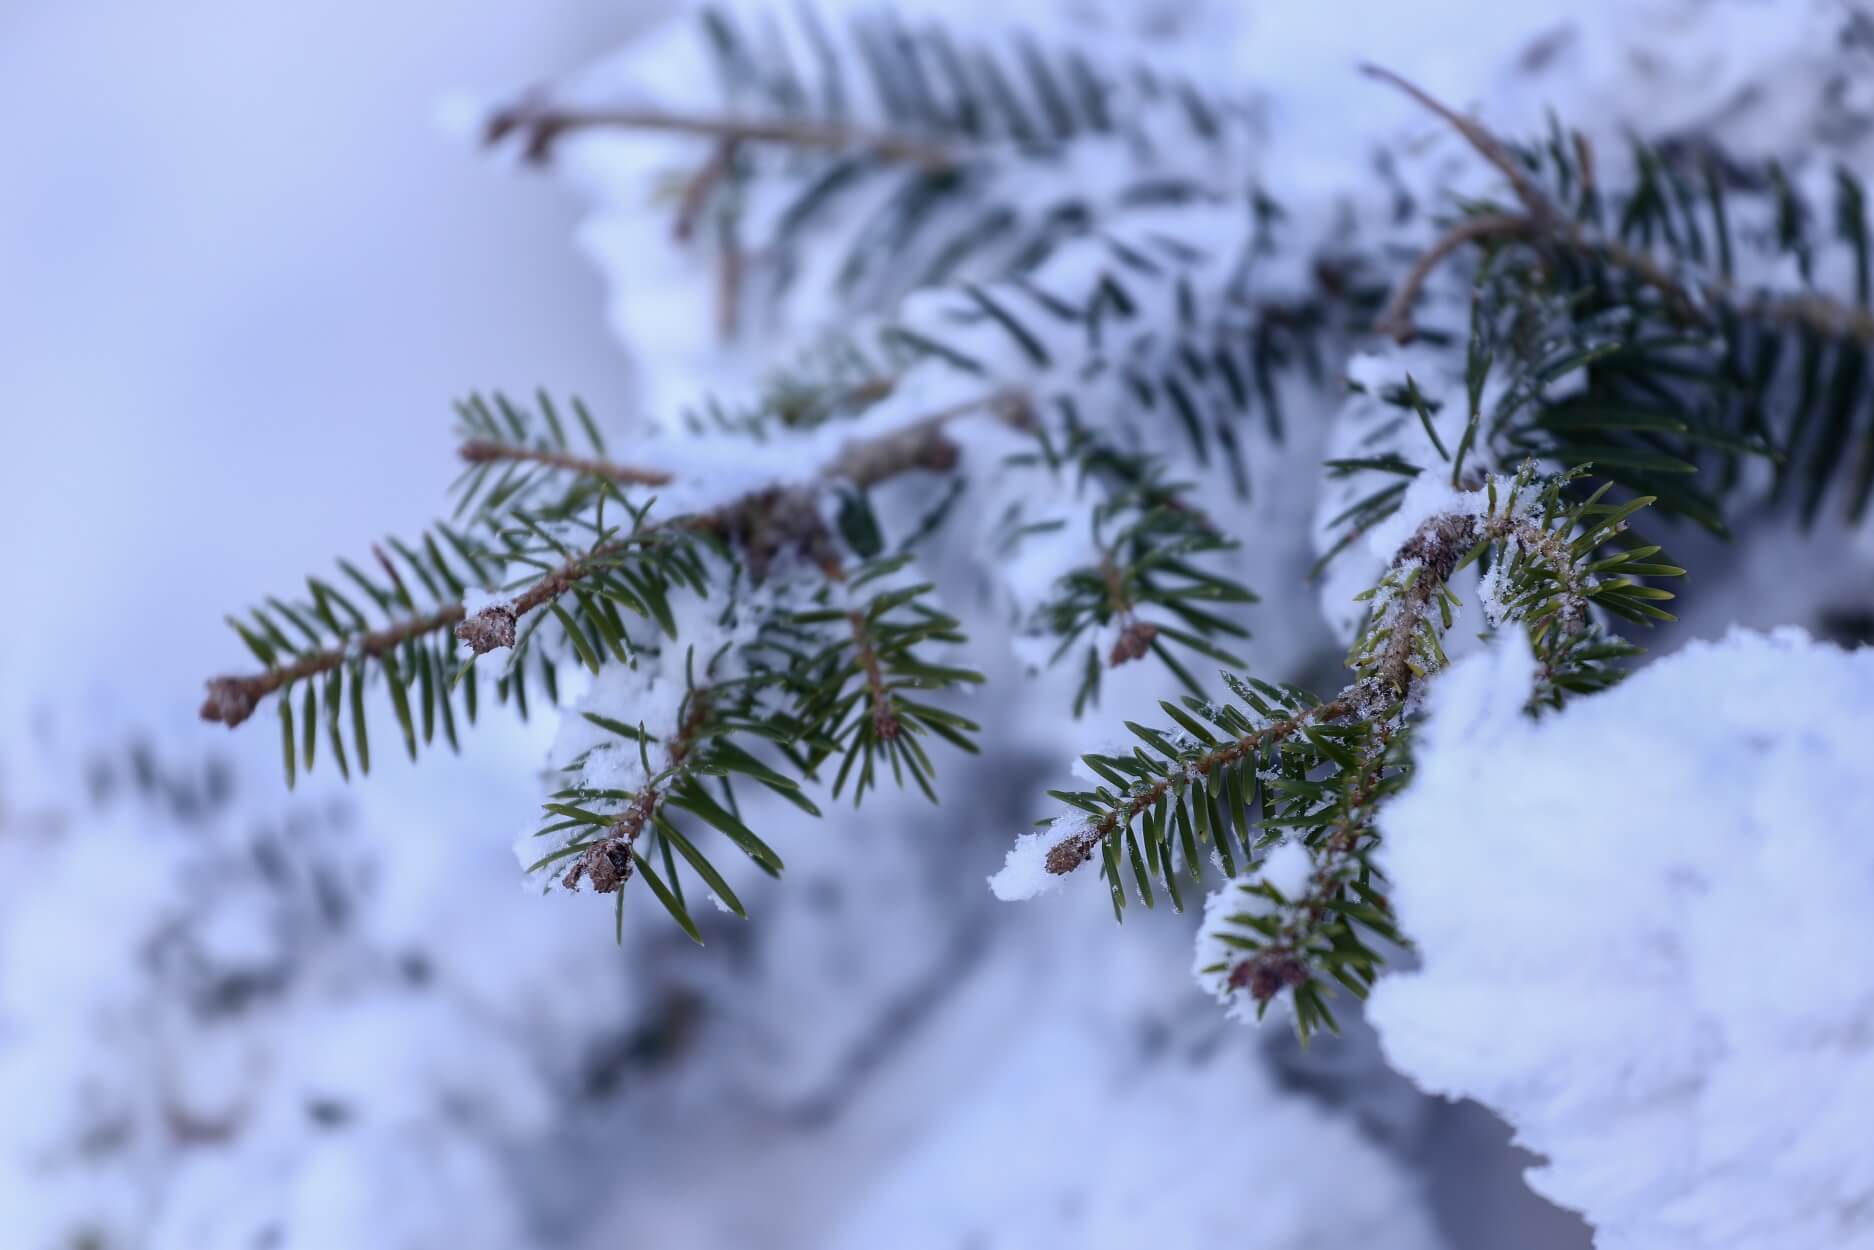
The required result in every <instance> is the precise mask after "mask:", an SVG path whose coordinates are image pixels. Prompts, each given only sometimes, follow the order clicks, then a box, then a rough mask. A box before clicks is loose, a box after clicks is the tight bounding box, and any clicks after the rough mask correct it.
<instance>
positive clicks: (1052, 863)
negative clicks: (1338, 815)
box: [1046, 696, 1357, 876]
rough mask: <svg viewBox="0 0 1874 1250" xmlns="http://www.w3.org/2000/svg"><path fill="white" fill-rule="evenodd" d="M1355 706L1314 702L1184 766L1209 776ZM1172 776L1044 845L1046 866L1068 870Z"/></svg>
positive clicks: (1154, 798)
mask: <svg viewBox="0 0 1874 1250" xmlns="http://www.w3.org/2000/svg"><path fill="white" fill-rule="evenodd" d="M1356 710H1357V708H1356V705H1355V703H1354V701H1353V700H1352V699H1349V698H1346V697H1345V696H1343V697H1341V698H1339V699H1336V700H1334V701H1333V702H1332V703H1322V704H1317V705H1316V706H1314V707H1311V708H1308V709H1307V710H1305V711H1302V712H1298V713H1296V714H1295V715H1294V716H1291V717H1289V718H1288V719H1287V720H1280V721H1276V722H1275V723H1274V724H1270V725H1264V726H1263V727H1262V728H1261V729H1258V730H1256V731H1254V732H1253V733H1247V734H1244V735H1243V736H1242V737H1240V738H1238V739H1237V740H1236V741H1234V742H1229V743H1225V744H1224V745H1223V746H1220V747H1218V748H1217V749H1216V750H1214V751H1209V752H1206V753H1205V754H1203V755H1200V756H1198V757H1197V758H1196V759H1194V760H1191V761H1190V762H1189V763H1188V764H1187V765H1186V766H1185V767H1186V768H1188V769H1195V770H1196V771H1197V773H1198V774H1199V775H1202V776H1209V775H1210V773H1211V771H1212V770H1214V769H1217V768H1222V767H1225V766H1227V765H1230V764H1234V763H1236V761H1238V760H1240V759H1242V758H1243V757H1244V756H1247V755H1251V754H1254V753H1255V752H1257V751H1259V750H1261V749H1262V748H1263V746H1264V745H1266V744H1268V743H1272V742H1282V741H1284V740H1285V739H1287V738H1289V737H1291V736H1293V735H1294V734H1295V733H1297V732H1298V731H1300V730H1301V729H1302V728H1303V727H1304V726H1307V725H1310V724H1315V723H1318V722H1327V721H1336V720H1339V719H1341V718H1342V717H1345V716H1351V715H1353V714H1354V712H1355V711H1356ZM1185 775H1186V773H1185V770H1184V769H1180V770H1179V772H1178V773H1177V776H1178V777H1179V778H1182V777H1184V776H1185ZM1172 780H1173V778H1172V777H1169V776H1167V777H1161V778H1159V779H1158V780H1157V781H1154V782H1152V783H1151V784H1150V785H1147V786H1141V787H1139V788H1138V789H1136V790H1134V791H1133V792H1132V795H1131V797H1129V798H1128V799H1127V800H1126V803H1125V805H1124V806H1123V807H1117V808H1114V809H1113V810H1112V811H1110V812H1107V813H1106V814H1105V815H1104V816H1102V817H1100V818H1099V819H1098V820H1096V821H1094V822H1093V823H1092V824H1090V825H1088V826H1087V827H1086V828H1084V829H1082V830H1080V832H1078V833H1074V834H1070V835H1069V836H1067V837H1065V838H1063V839H1061V840H1060V841H1059V842H1057V843H1055V844H1054V845H1053V846H1051V847H1049V848H1048V855H1047V861H1046V865H1047V870H1048V871H1049V872H1051V873H1054V874H1055V875H1056V876H1061V875H1064V874H1066V873H1070V872H1072V871H1073V870H1074V869H1076V868H1078V867H1080V865H1082V864H1084V863H1086V862H1087V860H1088V859H1090V858H1092V856H1093V849H1094V848H1095V847H1097V846H1099V845H1100V843H1102V842H1104V841H1105V840H1106V838H1107V836H1108V835H1109V834H1111V833H1113V832H1114V831H1116V830H1119V829H1123V828H1125V827H1126V826H1127V825H1130V824H1131V823H1132V821H1133V818H1135V817H1136V816H1138V814H1139V813H1140V812H1143V811H1145V810H1146V809H1148V808H1150V807H1151V806H1152V805H1153V804H1155V803H1157V802H1158V800H1159V799H1161V798H1163V797H1164V796H1165V794H1166V792H1167V791H1169V790H1170V789H1171V784H1172Z"/></svg>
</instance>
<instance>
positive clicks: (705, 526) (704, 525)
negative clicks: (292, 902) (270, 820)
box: [201, 380, 1030, 729]
mask: <svg viewBox="0 0 1874 1250" xmlns="http://www.w3.org/2000/svg"><path fill="white" fill-rule="evenodd" d="M889 392H890V384H889V383H888V382H884V381H879V380H874V381H871V382H866V383H861V384H860V385H859V386H858V387H855V388H854V393H855V394H857V395H860V396H861V397H864V398H869V397H873V396H880V397H882V395H884V394H888V393H889ZM984 410H987V411H989V412H991V413H993V414H995V415H996V416H998V417H999V418H1000V419H1002V420H1003V421H1005V422H1008V423H1009V424H1012V425H1016V426H1018V427H1019V426H1024V425H1025V424H1026V423H1027V422H1028V421H1029V419H1030V416H1029V410H1028V406H1027V402H1026V400H1025V398H1023V397H1022V396H1021V395H1020V394H1018V393H1015V392H1008V391H1004V392H997V393H995V394H991V395H989V396H986V397H983V398H979V399H974V400H970V401H968V402H966V403H961V404H956V405H953V406H952V407H949V408H946V409H943V410H941V411H939V412H935V413H932V414H931V415H930V416H928V417H925V418H923V419H922V420H920V421H917V422H914V423H913V424H911V425H907V426H904V427H902V428H899V429H896V430H891V431H888V432H886V433H883V434H880V435H877V436H875V437H873V438H869V439H865V438H860V439H853V440H851V441H849V442H848V443H846V445H845V446H844V447H842V448H841V449H840V452H839V454H838V455H837V456H836V457H834V459H833V460H832V461H831V462H829V463H828V464H827V465H825V466H824V467H823V468H822V469H821V470H820V472H819V474H818V475H816V477H815V478H814V479H813V480H812V482H811V483H810V484H809V485H806V486H796V487H779V488H772V489H768V490H763V491H757V492H754V493H753V494H750V495H747V496H744V497H743V498H741V499H738V500H735V501H733V502H731V503H729V504H726V505H724V506H722V507H720V508H717V509H714V510H712V511H710V512H706V513H697V514H691V515H685V516H679V517H673V518H672V519H670V520H669V521H664V522H661V523H656V524H652V525H647V526H644V527H643V528H642V529H639V530H637V531H636V532H634V533H632V534H629V535H626V536H624V537H621V538H616V539H613V540H611V541H609V542H605V543H601V544H599V545H598V546H596V547H593V548H591V549H590V550H588V551H585V552H581V553H580V554H578V555H575V556H572V557H570V558H569V559H567V560H566V561H565V562H564V563H562V564H560V565H559V566H558V567H556V568H554V569H552V570H551V571H549V572H548V573H546V574H544V575H543V576H541V577H540V578H539V579H537V580H536V581H534V582H533V583H531V584H530V585H529V586H528V587H527V589H526V590H524V591H522V592H521V593H520V594H519V595H518V596H516V597H515V598H513V599H510V600H508V601H506V602H504V603H494V604H490V605H489V606H487V607H485V608H483V609H481V610H480V611H479V612H477V613H476V614H475V615H474V616H469V615H467V613H466V611H465V609H464V607H463V605H462V604H459V603H456V604H449V605H447V606H445V607H442V608H438V609H437V610H436V611H434V612H430V613H427V614H425V615H421V616H416V617H412V618H411V619H409V620H407V621H402V622H399V623H397V624H395V625H390V626H386V627H385V628H383V629H379V630H373V631H371V632H369V633H365V634H360V635H357V636H355V637H353V638H350V639H348V640H346V641H345V643H344V644H343V645H341V646H336V647H330V648H327V649H325V650H323V651H313V652H308V653H307V654H305V655H302V656H300V657H299V658H298V659H296V660H294V661H293V663H291V664H288V665H284V666H282V667H277V668H269V669H267V670H266V671H265V672H261V673H253V674H249V675H223V676H219V677H213V678H210V679H209V682H208V696H207V698H206V699H205V700H204V701H203V703H202V707H201V716H202V719H203V720H206V721H213V722H218V723H220V724H224V725H227V726H228V727H229V728H231V729H232V728H233V727H234V726H236V725H239V724H240V723H241V722H243V721H245V720H246V719H247V718H248V717H249V716H251V715H253V712H254V709H255V707H256V706H258V705H259V703H260V701H261V700H262V699H264V698H266V697H267V696H268V695H270V694H274V693H275V692H277V691H279V690H282V689H284V688H286V687H287V686H289V685H291V684H292V683H293V682H296V681H299V680H302V679H304V678H308V677H316V676H318V675H320V674H322V673H328V672H330V671H332V670H333V669H335V668H338V667H339V666H340V665H342V664H344V663H345V662H346V661H347V660H350V659H354V658H359V657H364V658H376V657H379V656H382V655H385V654H387V653H389V652H390V651H392V650H394V649H395V648H396V647H398V646H400V645H402V644H403V643H405V642H407V641H409V640H410V639H412V638H419V637H422V636H423V635H425V634H431V633H436V632H439V631H441V630H445V629H450V628H452V627H453V628H454V630H455V634H456V637H457V638H459V639H461V640H462V641H463V642H465V643H467V644H468V646H469V648H470V649H471V650H472V651H474V652H475V654H477V655H484V654H486V653H487V652H489V651H494V650H497V649H499V648H502V647H511V646H513V645H514V642H515V639H516V637H517V633H518V626H519V622H520V620H521V619H522V618H523V617H525V616H526V615H527V614H528V613H530V612H533V611H536V610H537V609H539V608H542V607H545V606H546V605H547V604H549V603H552V602H553V601H555V600H556V599H558V598H559V597H560V596H561V595H563V594H565V593H566V591H567V590H569V589H570V588H571V587H572V586H574V585H575V584H577V583H578V582H580V581H582V580H584V579H585V578H587V577H589V576H591V575H592V574H593V573H595V572H597V571H599V570H600V569H602V568H603V567H605V565H606V564H608V563H609V562H610V561H611V560H612V559H613V558H615V557H616V556H618V555H619V554H620V553H622V552H623V551H625V550H627V549H629V548H631V547H634V546H644V545H647V544H649V543H652V542H656V541H658V540H660V539H661V538H662V537H663V535H664V534H665V533H666V532H668V531H670V530H672V529H675V528H686V529H692V530H704V531H709V532H712V533H717V534H720V535H723V536H727V537H737V538H740V539H742V540H743V541H745V542H752V541H754V540H755V539H757V538H760V537H761V535H760V531H763V530H770V529H775V528H777V527H778V528H779V529H783V530H785V529H786V528H787V526H788V525H789V524H790V523H793V524H795V528H796V529H800V526H801V524H804V522H802V521H801V518H808V519H809V520H810V521H811V522H812V531H811V532H808V531H807V530H804V529H802V530H801V532H800V533H799V534H797V535H796V534H793V533H792V531H790V532H789V533H787V534H782V535H781V536H780V538H781V539H782V540H784V541H785V540H788V539H790V537H793V538H799V539H800V541H801V542H809V541H810V540H811V541H812V543H813V544H814V545H813V549H812V550H809V551H807V553H806V554H807V555H808V557H809V558H810V559H813V560H814V561H815V562H816V563H819V564H821V565H822V566H823V567H824V566H826V563H827V561H828V559H829V558H830V557H829V556H828V553H827V552H826V551H825V550H824V549H823V548H824V547H825V545H826V544H825V543H823V542H819V541H818V538H817V537H816V536H818V535H820V534H821V532H822V531H824V528H825V527H824V525H823V524H819V522H818V512H817V510H814V509H813V508H812V506H811V505H812V502H813V498H814V494H815V492H816V491H817V489H818V488H820V487H821V486H822V485H824V484H828V483H832V482H835V481H840V480H847V481H851V482H853V483H854V484H856V485H859V486H874V485H877V484H878V483H880V482H883V481H886V480H887V479H889V478H893V477H897V476H899V475H900V474H903V473H908V472H912V471H914V470H925V471H929V472H947V471H949V470H951V469H953V468H955V467H956V464H957V460H958V455H959V452H958V448H957V446H956V444H955V443H954V442H952V441H951V440H950V438H949V436H948V434H947V433H946V429H945V427H947V426H948V425H949V424H950V423H951V422H953V421H955V420H957V419H959V418H962V417H965V416H969V415H972V414H975V413H978V412H982V411H984ZM471 449H473V450H472V451H471ZM464 454H465V456H467V457H468V458H470V459H478V458H495V459H520V460H529V461H535V462H538V463H543V464H551V465H553V466H555V467H558V468H568V469H574V470H576V471H578V472H582V473H589V474H592V475H594V476H598V477H605V478H609V479H611V480H613V481H621V482H632V483H642V484H646V485H662V484H664V483H667V482H669V481H671V480H672V479H671V476H670V475H669V474H667V473H664V472H662V471H661V470H646V469H637V468H632V467H630V466H625V465H614V464H610V463H608V462H605V461H597V460H584V459H580V458H577V457H561V456H559V454H558V453H548V452H533V451H529V450H527V449H524V448H522V449H515V448H509V447H505V446H502V445H500V444H477V443H471V444H469V445H468V446H467V447H465V449H464ZM790 519H791V520H790ZM763 541H765V539H764V540H763ZM784 541H783V542H777V543H775V544H771V545H772V547H773V549H772V550H768V551H767V555H766V556H765V557H764V561H765V559H767V558H771V557H772V556H773V555H774V554H776V553H777V552H778V551H779V549H780V546H781V545H784ZM764 567H765V564H764Z"/></svg>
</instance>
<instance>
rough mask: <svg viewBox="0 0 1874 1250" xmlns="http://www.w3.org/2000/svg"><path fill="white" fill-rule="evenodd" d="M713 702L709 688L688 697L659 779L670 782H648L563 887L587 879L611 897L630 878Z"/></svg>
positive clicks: (571, 887)
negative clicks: (644, 837) (648, 828)
mask: <svg viewBox="0 0 1874 1250" xmlns="http://www.w3.org/2000/svg"><path fill="white" fill-rule="evenodd" d="M709 700H710V691H709V689H708V688H707V687H703V688H699V689H692V690H691V691H689V692H688V693H687V694H686V695H685V696H684V710H683V713H682V716H681V719H680V721H679V723H678V726H677V731H676V733H675V734H674V735H672V737H671V739H670V745H669V748H668V754H667V756H666V758H665V761H664V768H663V771H662V772H661V773H660V774H659V775H658V776H659V777H660V778H663V779H666V780H665V781H664V782H662V783H660V782H659V781H658V780H654V779H646V781H645V783H644V786H643V788H642V789H640V790H639V791H638V792H637V794H636V795H635V796H633V798H632V800H631V803H630V805H629V806H628V807H626V808H625V811H624V814H623V815H622V816H620V817H619V818H618V819H617V820H616V821H614V822H613V823H612V824H611V825H610V826H608V827H607V828H606V830H605V832H604V834H603V835H601V836H600V837H599V839H598V840H597V841H595V842H594V843H593V844H592V845H591V846H589V847H587V848H586V849H585V851H584V852H583V853H582V854H581V855H580V856H579V858H578V859H577V860H575V861H573V866H572V867H571V868H569V869H567V870H566V875H565V877H564V878H562V879H561V882H560V884H562V885H564V886H565V887H566V888H567V889H569V890H574V889H577V888H578V887H579V880H580V878H581V877H584V878H585V879H586V880H587V881H589V882H591V883H592V889H593V890H594V892H596V893H599V894H610V893H611V892H612V891H613V890H616V889H618V888H619V887H620V886H622V885H623V884H624V883H625V881H626V880H628V879H629V878H630V876H631V865H632V853H633V851H634V850H635V848H636V844H637V841H638V837H639V836H640V835H641V834H642V833H643V832H644V829H645V825H646V824H647V822H649V821H650V820H651V819H652V818H653V817H654V816H655V815H656V814H657V810H658V805H659V804H660V803H661V802H662V801H663V799H664V796H665V791H666V789H667V788H668V779H673V778H676V777H680V776H682V775H683V768H684V763H685V761H687V760H688V759H689V757H690V753H691V751H692V750H693V749H694V748H695V746H696V743H697V739H698V737H699V735H700V734H701V733H702V730H703V727H704V725H705V724H706V723H707V721H708V719H709V710H710V705H709ZM660 785H661V786H662V787H663V788H660Z"/></svg>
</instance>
